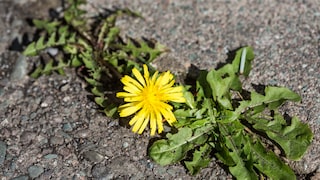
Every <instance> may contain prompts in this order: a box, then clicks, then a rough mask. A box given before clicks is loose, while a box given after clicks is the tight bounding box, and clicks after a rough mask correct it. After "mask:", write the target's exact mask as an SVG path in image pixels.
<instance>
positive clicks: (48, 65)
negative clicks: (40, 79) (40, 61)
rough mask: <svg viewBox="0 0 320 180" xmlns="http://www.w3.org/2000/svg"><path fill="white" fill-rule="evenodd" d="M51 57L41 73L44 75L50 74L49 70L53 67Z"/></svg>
mask: <svg viewBox="0 0 320 180" xmlns="http://www.w3.org/2000/svg"><path fill="white" fill-rule="evenodd" d="M52 66H53V59H50V61H49V62H48V63H47V64H46V65H45V67H44V69H43V71H42V73H44V74H46V75H49V74H51V71H52V69H53V67H52Z"/></svg>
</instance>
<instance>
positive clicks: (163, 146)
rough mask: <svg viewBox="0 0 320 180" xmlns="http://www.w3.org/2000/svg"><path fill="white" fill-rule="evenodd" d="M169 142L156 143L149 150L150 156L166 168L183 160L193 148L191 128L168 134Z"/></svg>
mask: <svg viewBox="0 0 320 180" xmlns="http://www.w3.org/2000/svg"><path fill="white" fill-rule="evenodd" d="M167 137H168V140H165V139H162V140H158V141H156V142H154V143H153V144H152V146H151V147H150V148H149V156H150V157H151V158H152V159H153V160H154V161H156V162H157V163H158V164H160V165H162V166H164V165H168V164H172V163H175V162H178V161H180V160H182V159H183V158H184V157H185V155H186V153H187V152H188V151H189V150H190V149H191V148H192V144H190V143H188V139H190V138H191V137H192V130H191V129H190V128H180V129H179V131H178V133H176V134H173V135H172V134H168V135H167Z"/></svg>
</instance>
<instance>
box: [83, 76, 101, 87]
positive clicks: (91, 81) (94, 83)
mask: <svg viewBox="0 0 320 180" xmlns="http://www.w3.org/2000/svg"><path fill="white" fill-rule="evenodd" d="M85 80H86V81H87V82H88V83H89V84H90V85H92V86H102V84H101V83H100V82H98V81H96V80H94V79H92V78H88V77H85Z"/></svg>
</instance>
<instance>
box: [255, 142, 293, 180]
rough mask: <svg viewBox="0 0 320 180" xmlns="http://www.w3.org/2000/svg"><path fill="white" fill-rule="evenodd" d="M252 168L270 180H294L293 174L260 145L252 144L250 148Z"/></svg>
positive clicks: (272, 153)
mask: <svg viewBox="0 0 320 180" xmlns="http://www.w3.org/2000/svg"><path fill="white" fill-rule="evenodd" d="M250 154H251V155H252V158H253V161H254V166H255V167H256V168H257V169H258V170H259V171H260V172H262V173H263V174H265V175H266V176H268V177H270V178H271V179H293V180H294V179H296V176H295V174H294V172H293V171H292V170H291V169H290V167H289V166H287V165H286V164H285V163H284V162H282V161H281V160H280V159H279V158H278V157H277V156H276V155H275V154H274V152H272V151H268V150H266V149H265V147H264V146H263V145H262V144H261V143H260V141H257V142H254V143H252V144H251V147H250Z"/></svg>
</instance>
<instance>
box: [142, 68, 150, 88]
mask: <svg viewBox="0 0 320 180" xmlns="http://www.w3.org/2000/svg"><path fill="white" fill-rule="evenodd" d="M143 75H144V79H145V80H146V81H147V82H146V83H147V85H148V80H149V70H148V66H147V65H145V64H144V65H143Z"/></svg>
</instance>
